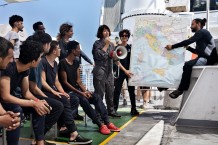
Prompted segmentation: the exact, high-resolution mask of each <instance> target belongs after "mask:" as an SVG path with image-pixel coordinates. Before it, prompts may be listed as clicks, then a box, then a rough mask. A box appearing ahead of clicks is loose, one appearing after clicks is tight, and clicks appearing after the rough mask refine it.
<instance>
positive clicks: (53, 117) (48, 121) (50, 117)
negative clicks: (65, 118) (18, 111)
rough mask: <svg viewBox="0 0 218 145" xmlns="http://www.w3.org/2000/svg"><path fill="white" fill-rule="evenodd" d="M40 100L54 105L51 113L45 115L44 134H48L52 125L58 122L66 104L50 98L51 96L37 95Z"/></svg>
mask: <svg viewBox="0 0 218 145" xmlns="http://www.w3.org/2000/svg"><path fill="white" fill-rule="evenodd" d="M36 97H37V98H38V99H40V100H45V101H46V102H47V103H48V104H49V106H51V107H52V110H51V112H50V114H47V115H46V116H45V130H44V134H46V133H47V132H48V131H49V130H50V129H51V127H52V126H53V125H54V124H55V123H56V122H58V120H59V117H60V115H61V114H62V112H63V110H64V105H63V104H62V103H61V102H60V101H58V100H55V99H52V98H49V97H41V96H36Z"/></svg>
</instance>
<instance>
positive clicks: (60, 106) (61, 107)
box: [55, 102, 64, 112]
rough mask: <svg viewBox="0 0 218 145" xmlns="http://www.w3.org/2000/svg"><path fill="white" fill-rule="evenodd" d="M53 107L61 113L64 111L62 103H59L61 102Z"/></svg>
mask: <svg viewBox="0 0 218 145" xmlns="http://www.w3.org/2000/svg"><path fill="white" fill-rule="evenodd" d="M55 107H57V108H58V110H59V111H60V112H63V111H64V105H63V103H61V102H58V103H57V104H56V105H55Z"/></svg>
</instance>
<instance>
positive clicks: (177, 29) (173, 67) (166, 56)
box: [129, 16, 190, 88]
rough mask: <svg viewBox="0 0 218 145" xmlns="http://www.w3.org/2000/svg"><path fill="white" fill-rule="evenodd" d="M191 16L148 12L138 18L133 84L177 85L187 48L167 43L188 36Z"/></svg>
mask: <svg viewBox="0 0 218 145" xmlns="http://www.w3.org/2000/svg"><path fill="white" fill-rule="evenodd" d="M189 25H190V24H189V19H186V18H182V17H168V16H145V17H138V18H136V19H135V29H134V33H133V44H132V52H131V63H130V71H131V72H132V73H133V74H134V75H133V77H132V78H131V79H130V80H129V85H132V86H153V87H167V88H169V87H170V88H176V87H178V85H179V82H180V79H181V75H182V67H183V65H184V59H185V49H184V48H177V49H173V50H170V51H169V50H167V49H165V48H164V47H165V46H166V45H167V44H174V43H177V42H180V41H182V40H184V39H187V37H188V35H189V33H188V32H189V30H188V26H189Z"/></svg>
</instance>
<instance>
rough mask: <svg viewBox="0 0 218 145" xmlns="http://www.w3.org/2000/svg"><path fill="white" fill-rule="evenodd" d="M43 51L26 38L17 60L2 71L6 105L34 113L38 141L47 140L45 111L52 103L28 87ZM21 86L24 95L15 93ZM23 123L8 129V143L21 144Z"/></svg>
mask: <svg viewBox="0 0 218 145" xmlns="http://www.w3.org/2000/svg"><path fill="white" fill-rule="evenodd" d="M41 55H42V45H41V44H39V43H37V42H34V41H25V42H24V43H23V44H22V45H21V47H20V56H19V59H18V60H17V61H16V62H12V63H10V64H9V65H8V66H7V68H6V70H4V71H3V72H2V77H1V80H0V85H1V96H2V100H3V102H4V103H3V104H2V105H3V107H4V108H5V110H7V111H13V112H15V113H17V112H19V113H20V114H22V113H23V112H27V113H31V114H32V115H33V122H32V123H33V130H34V134H35V138H36V144H40V145H43V144H44V121H45V120H44V115H45V114H48V113H50V106H49V105H48V103H47V102H46V101H45V100H38V99H37V98H36V97H35V96H34V95H33V94H32V93H31V92H30V91H29V81H28V75H29V69H30V68H32V67H36V66H37V65H38V63H39V61H40V58H41ZM18 86H21V90H22V97H23V98H18V97H17V96H15V95H14V91H15V89H16V88H17V87H18ZM19 136H20V127H18V128H17V129H15V130H13V131H10V132H7V143H8V145H18V142H19Z"/></svg>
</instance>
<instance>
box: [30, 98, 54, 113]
mask: <svg viewBox="0 0 218 145" xmlns="http://www.w3.org/2000/svg"><path fill="white" fill-rule="evenodd" d="M31 101H32V102H33V108H34V109H35V110H36V112H37V113H38V114H39V115H40V116H43V115H45V114H49V113H50V109H51V107H50V106H49V105H48V103H47V102H46V101H45V100H39V101H33V100H31Z"/></svg>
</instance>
